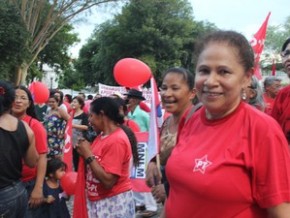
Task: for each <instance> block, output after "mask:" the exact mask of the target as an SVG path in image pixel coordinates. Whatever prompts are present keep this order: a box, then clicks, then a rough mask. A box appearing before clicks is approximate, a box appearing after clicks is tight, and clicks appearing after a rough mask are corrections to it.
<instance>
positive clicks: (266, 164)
mask: <svg viewBox="0 0 290 218" xmlns="http://www.w3.org/2000/svg"><path fill="white" fill-rule="evenodd" d="M184 119H185V118H183V121H182V122H181V126H180V129H179V130H180V131H179V135H178V142H177V144H176V146H175V147H174V149H173V151H172V154H171V156H170V158H169V160H168V162H167V165H166V174H167V178H168V180H169V183H170V193H169V197H168V199H167V201H166V217H167V218H176V217H183V218H192V217H205V218H209V217H236V218H245V217H251V218H265V217H267V211H266V209H265V208H269V207H274V206H276V205H278V204H281V203H282V202H289V201H290V191H289V187H290V178H289V176H288V175H290V155H289V151H288V148H287V147H288V146H287V141H286V139H285V137H284V136H283V133H282V131H281V128H280V127H279V125H278V124H277V123H276V122H275V120H273V119H272V118H271V117H270V116H268V115H266V114H264V113H263V112H261V111H258V110H256V109H254V108H252V107H251V106H250V105H248V104H246V103H243V102H242V103H241V104H240V105H239V107H238V108H237V109H236V110H235V111H234V112H233V113H231V114H230V115H228V116H226V117H224V118H222V119H218V120H207V119H206V115H205V108H204V107H203V108H201V109H200V110H199V111H197V112H196V113H195V114H194V115H193V116H192V117H191V118H190V119H189V120H188V121H187V122H186V123H185V124H184ZM279 159H283V160H286V162H288V164H284V163H285V162H284V161H278V160H279Z"/></svg>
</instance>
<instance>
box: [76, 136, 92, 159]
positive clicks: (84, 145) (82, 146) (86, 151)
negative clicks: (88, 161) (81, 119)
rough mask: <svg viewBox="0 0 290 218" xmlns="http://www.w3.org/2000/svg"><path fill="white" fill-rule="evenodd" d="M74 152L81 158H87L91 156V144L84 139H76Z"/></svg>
mask: <svg viewBox="0 0 290 218" xmlns="http://www.w3.org/2000/svg"><path fill="white" fill-rule="evenodd" d="M76 150H77V152H78V153H79V154H80V155H81V156H82V157H83V158H87V157H90V156H92V155H93V154H92V151H91V144H90V143H89V142H88V141H87V140H86V139H84V138H79V139H78V142H77V144H76Z"/></svg>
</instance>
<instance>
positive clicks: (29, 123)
mask: <svg viewBox="0 0 290 218" xmlns="http://www.w3.org/2000/svg"><path fill="white" fill-rule="evenodd" d="M31 121H32V117H30V120H29V123H28V125H29V126H30V127H31Z"/></svg>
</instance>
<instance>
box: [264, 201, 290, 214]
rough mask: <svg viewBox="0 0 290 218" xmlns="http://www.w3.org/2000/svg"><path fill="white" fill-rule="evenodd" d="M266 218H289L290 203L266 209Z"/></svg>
mask: <svg viewBox="0 0 290 218" xmlns="http://www.w3.org/2000/svg"><path fill="white" fill-rule="evenodd" d="M267 211H268V218H290V203H282V204H279V205H277V206H275V207H271V208H268V209H267Z"/></svg>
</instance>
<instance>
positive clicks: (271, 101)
mask: <svg viewBox="0 0 290 218" xmlns="http://www.w3.org/2000/svg"><path fill="white" fill-rule="evenodd" d="M263 99H264V102H265V105H266V107H265V111H264V112H265V113H266V114H268V115H271V114H272V110H273V106H274V101H275V99H274V98H270V97H269V96H268V95H266V94H264V95H263Z"/></svg>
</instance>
